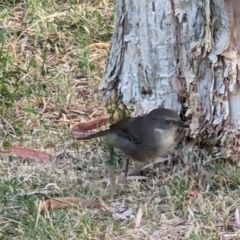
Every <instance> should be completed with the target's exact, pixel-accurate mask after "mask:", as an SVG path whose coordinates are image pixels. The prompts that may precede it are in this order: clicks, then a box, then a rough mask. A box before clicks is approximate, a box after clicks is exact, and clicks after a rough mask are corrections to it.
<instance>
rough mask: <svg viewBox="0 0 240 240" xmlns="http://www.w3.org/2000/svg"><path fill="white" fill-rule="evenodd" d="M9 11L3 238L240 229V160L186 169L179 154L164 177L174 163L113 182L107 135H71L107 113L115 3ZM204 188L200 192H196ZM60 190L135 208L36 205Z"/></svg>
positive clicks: (233, 234)
mask: <svg viewBox="0 0 240 240" xmlns="http://www.w3.org/2000/svg"><path fill="white" fill-rule="evenodd" d="M0 19H1V20H0V41H1V42H0V108H1V109H0V111H1V121H0V136H2V137H1V146H2V151H1V156H0V238H1V239H41V240H43V239H109V240H110V239H111V240H114V239H129V240H130V239H151V240H154V239H194V240H195V239H239V238H240V235H239V230H238V229H239V224H240V222H239V221H240V220H239V213H238V209H239V206H240V200H239V196H240V189H239V169H238V168H235V167H233V166H229V165H228V164H226V163H223V162H222V161H220V160H212V161H210V163H208V165H207V166H201V165H197V166H194V165H193V164H192V165H191V164H190V165H189V166H190V167H189V169H188V170H186V171H183V172H184V174H179V170H181V169H183V170H184V169H185V164H184V163H179V165H178V166H177V167H176V166H175V168H176V169H175V170H172V172H171V174H173V177H172V178H170V179H168V178H167V179H168V180H167V181H165V182H163V181H162V179H163V175H164V173H165V174H166V172H169V166H167V165H164V164H162V165H160V167H159V169H155V170H154V171H150V173H149V176H148V178H147V180H145V181H142V182H138V181H133V182H130V183H129V185H128V186H127V187H125V188H123V187H119V188H118V189H115V191H113V190H112V189H111V188H109V187H106V186H105V185H104V184H103V183H102V182H101V181H100V180H101V179H103V178H104V177H106V174H105V170H104V169H105V168H104V162H105V161H106V159H107V157H108V155H107V151H106V147H105V145H104V142H100V141H99V140H94V141H91V142H89V143H86V142H84V143H82V142H78V143H73V144H69V143H68V141H69V140H71V139H72V137H71V134H70V131H69V127H70V126H71V125H72V124H74V123H76V122H79V121H86V120H89V119H94V118H98V117H99V116H103V115H104V114H106V111H105V110H104V109H103V108H102V107H101V98H100V96H99V94H98V84H99V82H100V80H101V77H102V74H103V72H104V68H105V60H106V55H107V51H108V43H109V41H110V37H111V33H112V22H113V3H112V2H110V1H107V0H102V1H96V0H95V1H90V0H88V1H66V2H65V1H53V2H52V1H39V0H35V1H34V0H23V1H6V2H3V1H0ZM100 143H101V144H100ZM9 145H16V146H24V147H28V148H32V149H38V150H42V151H45V152H48V153H52V154H54V153H57V152H58V151H60V150H61V151H62V153H61V154H60V155H58V158H57V160H56V161H55V162H54V163H49V162H48V163H40V162H37V161H31V160H23V159H19V158H16V157H12V156H8V155H7V154H6V153H4V151H5V150H6V148H7V147H8V146H9ZM195 189H196V190H198V191H199V192H200V193H198V194H196V195H195V196H191V193H192V192H193V191H194V190H195ZM54 196H77V197H85V198H88V199H97V198H98V197H100V198H101V199H103V200H104V201H105V203H106V204H107V205H108V206H109V207H111V208H112V209H115V212H116V214H117V211H118V210H117V209H119V208H124V209H125V211H123V213H125V215H126V216H125V219H123V218H124V214H123V213H122V214H119V216H120V217H121V219H117V217H116V214H110V213H108V212H99V211H93V210H87V209H84V208H83V207H80V206H79V207H78V208H72V209H63V210H52V211H49V212H47V213H39V212H38V211H37V210H36V207H35V204H36V202H37V201H39V200H41V199H43V198H49V197H54ZM126 209H128V211H126ZM139 209H141V210H142V214H143V215H142V218H140V217H139V219H138V220H139V226H138V228H135V220H134V218H135V217H136V215H137V211H138V210H139ZM113 212H114V210H113ZM229 221H231V223H234V225H235V226H236V227H235V228H234V227H230V226H229V225H231V224H230V223H229Z"/></svg>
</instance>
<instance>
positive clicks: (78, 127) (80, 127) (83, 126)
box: [72, 118, 109, 131]
mask: <svg viewBox="0 0 240 240" xmlns="http://www.w3.org/2000/svg"><path fill="white" fill-rule="evenodd" d="M107 123H109V118H99V119H96V120H93V121H88V122H80V123H77V124H75V125H73V126H72V130H74V131H87V130H92V129H96V128H99V127H102V126H103V125H105V124H107Z"/></svg>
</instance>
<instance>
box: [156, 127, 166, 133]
mask: <svg viewBox="0 0 240 240" xmlns="http://www.w3.org/2000/svg"><path fill="white" fill-rule="evenodd" d="M154 131H156V132H159V133H163V132H164V130H163V129H161V128H155V129H154Z"/></svg>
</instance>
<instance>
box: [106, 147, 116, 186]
mask: <svg viewBox="0 0 240 240" xmlns="http://www.w3.org/2000/svg"><path fill="white" fill-rule="evenodd" d="M113 155H114V148H113V146H112V145H109V161H108V176H109V179H110V182H111V184H112V185H115V182H116V176H115V172H114V169H115V167H114V159H113Z"/></svg>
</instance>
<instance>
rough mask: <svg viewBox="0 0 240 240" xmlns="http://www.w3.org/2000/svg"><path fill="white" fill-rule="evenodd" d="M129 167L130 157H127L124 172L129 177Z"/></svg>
mask: <svg viewBox="0 0 240 240" xmlns="http://www.w3.org/2000/svg"><path fill="white" fill-rule="evenodd" d="M128 168H129V158H127V159H126V164H125V172H124V176H125V178H126V179H127V176H128Z"/></svg>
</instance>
